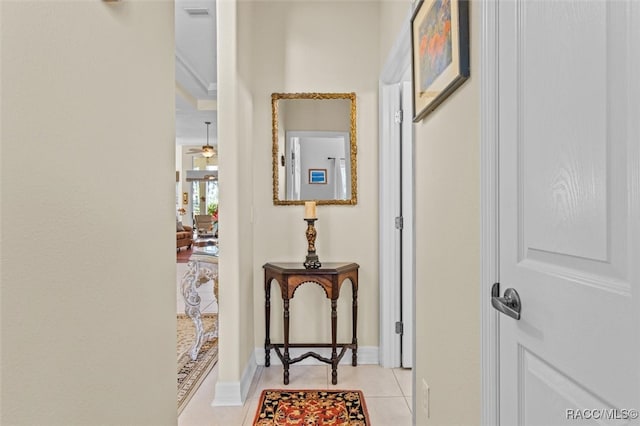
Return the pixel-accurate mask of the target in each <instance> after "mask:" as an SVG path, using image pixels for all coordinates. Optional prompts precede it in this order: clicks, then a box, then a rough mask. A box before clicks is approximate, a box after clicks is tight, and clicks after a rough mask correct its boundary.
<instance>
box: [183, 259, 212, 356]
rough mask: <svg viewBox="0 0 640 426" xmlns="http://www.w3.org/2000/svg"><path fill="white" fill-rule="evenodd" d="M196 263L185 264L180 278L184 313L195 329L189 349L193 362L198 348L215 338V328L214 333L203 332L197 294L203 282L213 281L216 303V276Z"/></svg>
mask: <svg viewBox="0 0 640 426" xmlns="http://www.w3.org/2000/svg"><path fill="white" fill-rule="evenodd" d="M202 269H203V270H200V266H199V264H198V262H197V261H189V263H187V272H186V273H185V274H184V277H183V278H182V284H181V286H182V296H183V297H184V303H185V307H184V312H185V313H186V314H187V315H188V316H189V318H191V319H192V320H193V324H194V326H195V328H196V335H195V342H194V343H193V345H192V346H191V348H190V349H189V357H190V358H191V359H192V360H193V361H195V360H196V359H197V358H198V352H199V351H200V348H201V347H202V345H203V344H204V342H206V341H207V340H210V339H213V338H214V337H217V335H218V333H217V326H216V328H215V329H214V331H212V332H210V333H205V332H204V326H203V324H202V315H201V313H200V295H199V294H198V287H199V286H200V284H202V283H203V282H207V281H209V280H214V296H215V297H216V301H217V289H216V283H215V280H216V279H217V277H216V275H215V274H214V273H213V271H212V270H210V269H206V268H202Z"/></svg>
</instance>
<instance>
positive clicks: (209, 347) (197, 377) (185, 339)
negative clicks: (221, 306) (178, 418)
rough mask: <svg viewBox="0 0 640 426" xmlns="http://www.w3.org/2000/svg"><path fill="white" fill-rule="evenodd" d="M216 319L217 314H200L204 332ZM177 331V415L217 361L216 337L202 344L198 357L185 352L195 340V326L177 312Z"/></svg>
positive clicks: (210, 328)
mask: <svg viewBox="0 0 640 426" xmlns="http://www.w3.org/2000/svg"><path fill="white" fill-rule="evenodd" d="M216 319H217V314H202V322H203V323H204V329H205V332H207V331H210V330H212V329H213V328H214V326H215V323H216ZM177 331H178V338H177V348H176V352H177V357H178V415H179V414H180V413H181V412H182V410H183V409H184V407H185V406H186V405H187V403H188V402H189V400H190V399H191V397H192V396H193V394H194V393H195V392H196V391H197V390H198V387H199V386H200V384H201V383H202V381H203V380H204V378H205V377H206V376H207V374H208V373H209V371H211V369H212V368H213V366H214V365H216V362H218V339H213V340H211V341H209V342H206V343H205V344H204V345H202V349H200V352H199V353H198V358H197V359H196V360H195V361H192V360H191V358H190V357H189V354H188V353H187V352H188V351H189V348H191V345H192V344H193V342H194V340H195V327H194V325H193V321H192V320H191V318H189V317H188V316H186V315H185V314H178V317H177Z"/></svg>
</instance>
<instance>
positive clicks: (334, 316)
mask: <svg viewBox="0 0 640 426" xmlns="http://www.w3.org/2000/svg"><path fill="white" fill-rule="evenodd" d="M337 302H338V301H337V300H336V299H331V384H333V385H336V384H338V352H337V350H336V340H337V328H338V310H337V309H336V307H337V305H338V303H337Z"/></svg>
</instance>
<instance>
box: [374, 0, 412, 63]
mask: <svg viewBox="0 0 640 426" xmlns="http://www.w3.org/2000/svg"><path fill="white" fill-rule="evenodd" d="M409 10H413V7H412V2H411V0H380V68H381V69H382V67H383V66H384V64H385V62H386V61H387V57H388V56H389V52H390V51H391V49H392V47H393V44H394V43H395V42H396V39H397V38H398V34H400V31H401V30H402V29H403V28H402V26H403V25H404V24H405V20H406V19H407V16H408V15H409Z"/></svg>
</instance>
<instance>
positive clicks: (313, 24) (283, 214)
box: [239, 1, 379, 348]
mask: <svg viewBox="0 0 640 426" xmlns="http://www.w3.org/2000/svg"><path fill="white" fill-rule="evenodd" d="M378 12H379V4H378V3H376V2H360V1H353V2H349V1H337V2H326V1H321V2H307V1H305V2H300V1H283V2H268V3H266V2H256V3H253V20H252V21H251V24H250V25H251V27H252V31H253V35H254V36H253V37H252V38H251V39H250V40H247V44H246V45H242V46H240V49H239V50H240V52H243V55H249V57H250V58H251V59H252V61H253V66H252V69H253V70H254V74H253V78H252V79H251V82H252V84H251V85H250V90H251V92H252V96H253V121H252V123H253V137H252V138H251V139H252V143H253V146H252V149H253V173H254V174H253V178H254V198H253V203H254V212H255V217H254V261H253V275H254V276H253V280H254V306H255V313H254V316H255V321H254V323H255V340H254V345H255V347H256V348H260V347H262V346H263V344H264V285H263V271H262V265H263V264H264V263H266V262H268V261H299V262H302V261H304V258H305V255H306V239H305V236H304V232H305V229H306V224H305V223H304V221H303V220H302V217H303V207H302V206H274V205H273V202H272V180H271V173H272V170H271V146H272V145H271V102H270V100H271V98H270V96H271V93H273V92H355V93H356V96H357V108H358V117H357V126H358V134H357V143H358V171H357V173H358V204H357V205H356V206H319V207H318V218H319V219H318V222H317V223H316V227H317V230H318V239H317V242H316V245H317V251H318V255H319V257H320V260H321V261H323V262H329V261H353V262H357V263H359V264H360V267H361V269H360V292H359V343H360V345H361V346H378V237H377V236H378V231H377V229H378V225H377V220H378V214H377V205H378V175H377V170H378V158H377V150H378V141H377V137H378V130H377V129H378V124H377V123H378V119H377V114H378V104H377V100H378V99H377V98H378V96H377V93H378V72H379V69H378V61H379V50H378V49H379V47H378V41H379V36H378V23H379V14H378ZM350 298H351V290H350V287H349V286H348V285H347V286H345V287H343V294H342V297H341V300H340V303H339V306H338V321H339V325H340V327H339V333H338V338H339V340H342V341H344V340H346V339H347V338H349V337H350V332H349V323H348V322H347V318H349V316H350V312H351V306H350ZM281 309H282V302H281V298H280V296H279V293H278V292H277V290H276V285H275V284H274V286H273V287H272V312H273V315H272V337H273V338H274V340H280V339H282V333H281V330H282V320H281V317H282V315H281V314H280V312H281ZM291 318H292V327H291V341H292V342H293V341H298V342H300V341H307V342H308V341H313V340H318V341H325V342H327V341H330V338H331V335H330V329H329V327H328V325H329V324H330V304H329V301H328V300H327V299H326V296H325V295H324V292H323V291H322V289H321V288H320V287H319V286H316V285H313V284H305V285H303V286H302V287H300V288H299V289H298V291H297V292H296V295H295V299H294V300H293V301H292V303H291ZM280 341H281V340H280Z"/></svg>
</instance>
